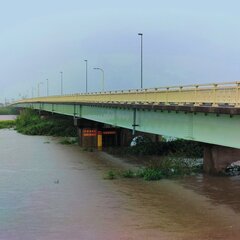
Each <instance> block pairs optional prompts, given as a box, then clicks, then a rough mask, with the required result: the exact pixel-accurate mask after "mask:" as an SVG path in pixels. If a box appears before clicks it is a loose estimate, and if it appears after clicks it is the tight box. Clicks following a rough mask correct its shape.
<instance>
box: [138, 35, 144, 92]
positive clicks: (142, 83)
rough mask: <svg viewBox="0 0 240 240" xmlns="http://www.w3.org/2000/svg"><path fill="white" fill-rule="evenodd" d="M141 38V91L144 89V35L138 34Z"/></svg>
mask: <svg viewBox="0 0 240 240" xmlns="http://www.w3.org/2000/svg"><path fill="white" fill-rule="evenodd" d="M138 35H139V36H140V37H141V89H142V88H143V34H142V33H138Z"/></svg>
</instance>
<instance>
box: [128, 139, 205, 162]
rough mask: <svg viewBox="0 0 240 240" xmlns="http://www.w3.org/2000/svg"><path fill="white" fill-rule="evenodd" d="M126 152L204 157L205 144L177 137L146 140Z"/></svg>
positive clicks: (131, 153) (132, 153)
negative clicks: (160, 140) (167, 139)
mask: <svg viewBox="0 0 240 240" xmlns="http://www.w3.org/2000/svg"><path fill="white" fill-rule="evenodd" d="M125 153H127V154H130V155H144V156H146V155H158V156H169V155H174V156H178V157H183V156H184V157H186V158H201V157H203V145H202V143H199V142H194V141H187V140H182V139H177V140H174V141H169V142H166V141H162V142H156V143H153V142H145V143H140V144H138V145H136V146H133V147H128V148H127V149H125Z"/></svg>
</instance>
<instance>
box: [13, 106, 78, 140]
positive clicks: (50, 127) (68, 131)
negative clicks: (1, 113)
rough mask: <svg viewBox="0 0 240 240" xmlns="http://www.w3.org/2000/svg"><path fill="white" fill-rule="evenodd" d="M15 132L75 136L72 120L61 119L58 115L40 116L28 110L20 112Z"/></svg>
mask: <svg viewBox="0 0 240 240" xmlns="http://www.w3.org/2000/svg"><path fill="white" fill-rule="evenodd" d="M16 130H17V131H18V132H19V133H23V134H26V135H45V136H62V137H75V136H77V132H76V128H75V127H74V126H73V120H72V118H66V117H65V118H63V117H61V116H58V115H55V116H51V117H48V116H40V115H38V114H37V113H36V112H35V111H33V110H30V109H26V110H24V111H22V112H21V114H20V115H19V116H18V117H17V120H16Z"/></svg>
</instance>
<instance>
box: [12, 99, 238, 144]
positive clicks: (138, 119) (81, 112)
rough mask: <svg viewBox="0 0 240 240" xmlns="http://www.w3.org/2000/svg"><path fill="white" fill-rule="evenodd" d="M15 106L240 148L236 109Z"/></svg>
mask: <svg viewBox="0 0 240 240" xmlns="http://www.w3.org/2000/svg"><path fill="white" fill-rule="evenodd" d="M16 106H17V107H22V108H33V109H37V110H43V111H48V112H52V113H58V114H63V115H69V116H73V117H76V118H84V119H88V120H93V121H96V122H101V123H105V124H109V125H112V126H117V127H122V128H126V129H132V130H133V131H140V132H146V133H153V134H158V135H166V136H173V137H177V138H182V139H187V140H193V141H199V142H204V143H210V144H215V145H222V146H227V147H232V148H240V115H237V114H238V112H237V111H238V110H237V109H236V110H235V111H232V110H231V109H228V108H208V107H191V106H183V107H179V106H176V107H174V106H156V105H150V106H149V105H148V106H146V105H129V104H126V105H124V104H121V105H118V104H100V103H99V104H97V103H94V104H86V103H47V102H44V103H43V102H42V103H18V104H16ZM235 114H236V115H235Z"/></svg>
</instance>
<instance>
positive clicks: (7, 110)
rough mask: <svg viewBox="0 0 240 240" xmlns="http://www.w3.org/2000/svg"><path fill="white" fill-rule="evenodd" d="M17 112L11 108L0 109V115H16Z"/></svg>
mask: <svg viewBox="0 0 240 240" xmlns="http://www.w3.org/2000/svg"><path fill="white" fill-rule="evenodd" d="M16 114H17V110H16V108H13V107H0V115H16Z"/></svg>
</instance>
